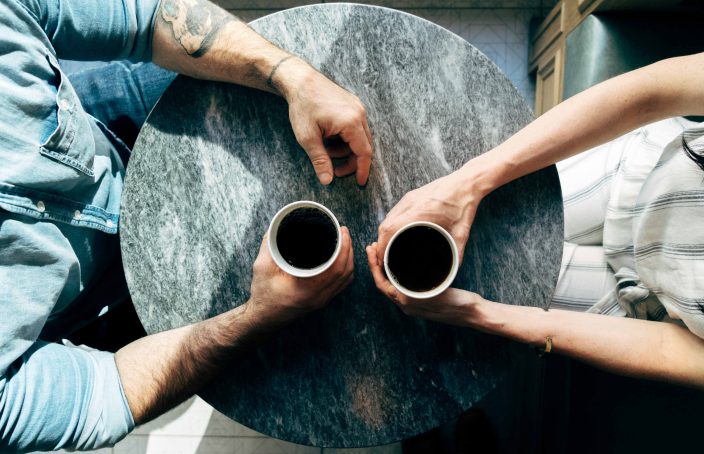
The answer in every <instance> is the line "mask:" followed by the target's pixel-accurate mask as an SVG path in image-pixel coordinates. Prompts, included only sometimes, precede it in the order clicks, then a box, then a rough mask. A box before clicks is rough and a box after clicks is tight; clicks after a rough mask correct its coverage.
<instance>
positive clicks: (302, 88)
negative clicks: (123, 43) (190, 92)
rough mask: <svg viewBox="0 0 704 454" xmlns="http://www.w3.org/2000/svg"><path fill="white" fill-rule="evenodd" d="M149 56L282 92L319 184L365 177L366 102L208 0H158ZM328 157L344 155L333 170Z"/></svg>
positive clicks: (184, 69) (368, 155)
mask: <svg viewBox="0 0 704 454" xmlns="http://www.w3.org/2000/svg"><path fill="white" fill-rule="evenodd" d="M153 58H154V62H155V63H157V64H158V65H160V66H163V67H164V68H168V69H171V70H174V71H177V72H179V73H182V74H187V75H190V76H192V77H197V78H200V79H208V80H221V81H226V82H233V83H237V84H242V85H246V86H248V87H254V88H258V89H261V90H266V91H270V92H272V93H277V94H280V95H282V96H283V97H284V98H286V100H287V101H288V104H289V116H290V119H291V126H292V127H293V132H294V134H295V136H296V139H297V140H298V143H300V144H301V146H302V147H303V149H305V151H306V153H308V156H309V157H310V160H311V162H312V163H313V167H314V168H315V173H316V174H317V175H318V179H319V180H320V182H321V183H322V184H329V183H330V182H331V181H332V179H333V175H337V176H339V177H342V176H346V175H351V174H353V173H355V172H356V173H357V183H358V184H360V185H364V184H366V183H367V179H368V178H369V168H370V166H371V160H372V136H371V134H370V132H369V126H368V125H367V119H366V114H365V112H364V106H362V103H361V102H360V101H359V99H358V98H357V97H356V96H355V95H353V94H352V93H350V92H348V91H347V90H344V89H343V88H341V87H339V86H338V85H336V84H334V83H333V82H332V81H330V79H328V78H327V77H325V76H324V75H322V74H321V73H319V72H318V71H316V70H315V69H313V68H312V67H311V66H310V65H309V64H307V63H306V62H304V61H303V60H301V59H300V58H298V57H295V56H293V55H291V54H289V53H288V52H286V51H284V50H282V49H279V48H278V47H276V46H274V45H273V44H271V43H270V42H268V41H267V40H266V39H264V38H262V37H261V36H259V35H258V34H257V33H255V32H254V30H252V29H251V28H249V27H248V26H247V24H245V23H243V22H241V21H240V20H239V19H237V18H236V17H235V16H232V15H231V14H229V13H228V12H227V11H225V10H223V9H222V8H220V7H219V6H217V5H215V4H213V3H211V2H209V1H208V0H163V1H162V3H161V8H160V9H159V11H158V13H157V21H156V26H155V29H154V43H153ZM331 158H347V160H346V162H344V163H343V164H342V165H340V166H339V167H337V168H336V169H334V170H333V165H332V160H331Z"/></svg>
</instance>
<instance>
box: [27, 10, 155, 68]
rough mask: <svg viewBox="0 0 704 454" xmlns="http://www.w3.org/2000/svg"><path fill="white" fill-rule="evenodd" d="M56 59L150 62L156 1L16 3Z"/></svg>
mask: <svg viewBox="0 0 704 454" xmlns="http://www.w3.org/2000/svg"><path fill="white" fill-rule="evenodd" d="M20 1H21V2H22V3H23V4H24V5H25V7H26V8H27V10H28V11H29V12H30V14H32V15H33V16H34V18H35V19H36V20H37V22H38V23H39V25H40V26H41V27H42V28H43V29H44V31H45V33H46V35H47V36H48V37H49V40H50V41H51V43H52V45H53V46H54V48H55V49H56V53H57V55H58V56H59V58H63V59H68V60H103V61H108V60H121V59H127V60H132V61H150V60H151V57H152V38H153V34H154V21H155V19H156V12H157V9H158V7H159V2H160V0H100V1H97V0H20Z"/></svg>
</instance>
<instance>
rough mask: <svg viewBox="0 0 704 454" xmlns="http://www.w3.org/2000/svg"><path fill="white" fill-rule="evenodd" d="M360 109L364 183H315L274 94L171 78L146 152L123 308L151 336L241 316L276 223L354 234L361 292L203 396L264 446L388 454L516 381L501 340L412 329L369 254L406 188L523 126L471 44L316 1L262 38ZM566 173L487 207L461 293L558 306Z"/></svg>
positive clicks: (276, 19) (134, 196) (235, 364)
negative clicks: (266, 441)
mask: <svg viewBox="0 0 704 454" xmlns="http://www.w3.org/2000/svg"><path fill="white" fill-rule="evenodd" d="M251 26H252V28H254V29H255V30H257V31H258V32H260V33H261V34H263V35H264V36H266V37H267V38H269V39H270V40H271V41H272V42H274V43H276V44H277V45H279V46H281V47H283V48H285V49H288V50H289V51H291V52H293V53H296V54H298V55H300V56H302V57H304V58H305V59H306V60H308V61H309V62H310V63H311V64H312V65H313V66H315V67H316V68H319V69H320V70H321V71H322V72H323V73H325V74H327V75H328V76H329V77H330V78H331V79H333V80H335V81H336V82H337V83H338V84H340V85H342V86H343V87H346V88H347V89H349V90H350V91H352V92H353V93H355V94H357V95H358V96H359V97H360V98H361V100H362V102H363V103H364V105H365V106H366V108H367V112H368V119H369V125H370V128H371V131H372V134H373V136H374V150H375V156H374V163H373V168H372V174H371V178H370V181H369V184H368V185H367V186H366V187H365V188H360V187H358V186H357V185H356V183H355V181H354V178H346V179H337V180H336V181H335V182H334V183H333V184H332V185H331V186H329V187H323V186H321V185H320V184H318V183H317V180H316V178H315V174H314V172H313V169H312V167H311V166H310V164H309V163H308V160H307V157H306V155H305V153H304V152H303V150H302V149H301V148H300V147H299V146H298V144H297V143H296V141H295V139H294V136H293V133H292V131H291V127H290V124H289V122H288V114H287V105H286V103H285V102H284V100H283V99H280V98H278V97H276V96H274V95H270V94H267V93H263V92H259V91H256V90H252V89H247V88H243V87H238V86H233V85H228V84H221V83H212V82H203V81H197V80H193V79H190V78H187V77H179V78H177V79H176V81H175V82H174V83H173V84H172V85H171V86H170V87H169V89H168V90H167V91H166V93H165V94H164V96H163V97H162V98H161V100H160V101H159V103H158V104H157V106H156V108H155V109H154V111H153V112H152V113H151V115H150V117H149V119H148V121H147V124H146V125H145V126H144V128H143V129H142V132H141V134H140V136H139V138H138V140H137V144H136V145H135V150H134V153H133V156H132V158H131V160H130V164H129V168H128V171H127V180H126V187H125V193H124V198H123V201H122V221H121V222H122V225H121V244H122V252H123V261H124V267H125V272H126V277H127V282H128V284H129V288H130V292H131V294H132V298H133V301H134V304H135V306H136V308H137V312H138V314H139V316H140V319H141V321H142V323H143V324H144V327H145V328H146V330H147V331H148V332H149V333H155V332H158V331H162V330H166V329H170V328H174V327H178V326H182V325H185V324H188V323H192V322H196V321H199V320H203V319H206V318H208V317H212V316H214V315H216V314H219V313H221V312H223V311H226V310H228V309H231V308H233V307H235V306H237V305H239V304H242V303H244V302H245V301H246V300H247V297H248V292H249V285H250V279H251V268H252V263H253V261H254V259H255V256H256V254H257V250H258V246H259V243H260V240H261V237H262V235H263V234H264V232H265V230H266V228H267V226H268V222H269V220H270V218H271V217H272V215H273V214H274V213H275V212H276V211H277V210H278V209H279V208H280V207H281V206H283V205H285V204H287V203H289V202H291V201H295V200H299V199H309V200H315V201H318V202H321V203H323V204H325V205H326V206H328V207H329V208H330V209H332V211H333V212H334V213H335V214H336V215H337V217H338V218H339V220H340V222H341V223H342V224H345V225H347V226H349V228H350V231H351V234H352V238H353V242H354V250H355V262H356V272H355V281H354V283H353V284H352V285H351V286H350V287H349V288H348V289H347V290H346V291H345V292H344V293H343V294H341V295H340V296H338V297H337V298H336V299H335V300H334V301H332V302H331V304H330V305H329V306H328V307H327V308H325V309H324V310H321V311H319V312H317V313H315V314H312V315H311V316H309V317H307V318H305V319H302V320H300V321H298V322H296V323H294V324H293V325H291V326H289V327H288V328H286V329H284V330H283V331H281V332H280V333H279V334H278V335H276V336H274V337H273V338H271V339H270V340H269V341H267V342H266V343H265V344H263V345H261V346H260V347H259V348H258V349H256V350H254V351H251V352H250V353H249V354H246V355H245V356H243V357H240V358H238V359H235V360H233V361H232V362H231V363H230V364H228V365H227V367H226V369H225V370H224V372H223V373H222V374H220V375H219V376H218V377H217V378H216V379H215V380H214V381H213V382H212V384H210V385H209V386H207V387H206V388H205V389H203V390H202V391H201V393H200V395H201V396H202V397H203V398H204V399H205V400H206V401H208V402H209V403H211V404H212V405H213V406H214V407H215V408H217V409H218V410H220V411H221V412H223V413H224V414H226V415H228V416H230V417H231V418H233V419H235V420H236V421H239V422H241V423H242V424H244V425H246V426H249V427H251V428H253V429H255V430H257V431H260V432H263V433H265V434H267V435H270V436H273V437H276V438H280V439H284V440H289V441H292V442H295V443H302V444H309V445H314V446H335V447H356V446H370V445H379V444H384V443H390V442H394V441H397V440H400V439H403V438H406V437H409V436H413V435H416V434H419V433H422V432H424V431H426V430H428V429H430V428H433V427H436V426H438V425H440V424H441V423H443V422H445V421H448V420H450V419H451V418H453V417H455V416H457V415H458V414H459V413H461V412H462V411H463V410H465V409H467V408H469V407H471V406H472V405H473V404H474V403H476V402H477V401H478V400H479V399H481V398H482V396H484V395H485V394H486V393H487V392H489V391H490V390H492V389H493V388H495V387H496V386H497V385H499V384H500V382H501V380H502V379H503V378H504V377H506V376H507V375H508V374H510V373H512V363H513V361H514V359H515V356H514V355H515V354H516V352H515V351H514V349H513V348H512V345H511V343H509V342H508V341H505V340H502V339H499V338H495V337H491V336H487V335H482V334H480V333H477V332H474V331H472V330H470V329H460V328H455V327H450V326H446V325H440V324H436V323H431V322H426V321H422V320H416V319H413V318H409V317H406V316H404V315H403V314H402V313H401V312H400V311H399V310H398V309H397V308H396V307H395V306H394V305H393V304H392V303H390V302H388V301H386V300H385V299H384V298H383V297H382V296H381V295H380V294H379V293H378V292H377V290H376V288H375V287H374V284H373V281H372V279H371V276H370V274H369V270H368V267H367V264H366V258H365V253H364V246H365V245H366V244H369V243H370V242H371V241H373V240H374V239H375V237H376V231H377V227H378V225H379V223H380V222H381V221H382V219H383V218H384V216H385V214H386V213H387V212H388V211H389V210H390V209H391V207H392V206H393V205H394V204H395V203H396V202H397V201H398V200H399V199H400V198H401V197H402V196H403V195H404V194H405V193H406V192H407V191H409V190H411V189H413V188H416V187H418V186H421V185H423V184H425V183H428V182H430V181H432V180H433V179H436V178H438V177H440V176H443V175H445V174H447V173H449V172H450V171H452V170H453V169H457V168H458V167H460V166H461V165H462V164H463V163H464V162H466V161H467V160H468V159H470V158H472V157H473V156H476V155H478V154H481V153H483V152H485V151H487V150H489V149H490V148H492V147H494V146H495V145H497V144H499V143H500V142H501V141H503V140H504V139H506V138H507V137H509V136H510V135H511V134H512V133H514V132H515V131H517V130H518V129H519V128H521V127H522V126H523V125H525V124H526V123H528V122H529V121H530V120H531V117H532V116H531V112H530V111H529V109H528V107H527V106H526V104H525V102H524V101H523V99H522V97H521V95H520V94H519V93H518V91H517V90H516V89H515V88H514V87H513V86H512V85H511V83H510V82H509V81H508V79H507V78H506V77H505V76H504V75H503V74H502V73H501V71H500V70H499V69H498V68H497V67H496V65H494V64H493V63H492V62H491V61H489V60H488V59H487V58H486V57H485V56H484V55H483V54H482V53H480V52H479V51H478V50H477V49H475V48H474V47H473V46H472V45H470V44H469V43H467V42H465V41H464V40H462V39H461V38H459V37H458V36H456V35H454V34H452V33H450V32H449V31H447V30H445V29H443V28H441V27H438V26H436V25H434V24H432V23H430V22H427V21H425V20H422V19H419V18H417V17H415V16H412V15H409V14H405V13H402V12H398V11H394V10H390V9H385V8H378V7H371V6H361V5H352V4H319V5H314V6H307V7H301V8H296V9H291V10H287V11H283V12H280V13H276V14H273V15H270V16H267V17H264V18H262V19H260V20H257V21H255V22H253V23H252V24H251ZM562 232H563V222H562V205H561V195H560V187H559V183H558V177H557V172H556V171H555V168H554V167H551V168H548V169H545V170H543V171H540V172H537V173H535V174H533V175H530V176H528V177H525V178H523V179H521V180H518V181H516V182H514V183H512V184H510V185H508V186H506V187H504V188H501V189H499V190H497V191H495V192H494V193H493V194H492V195H491V196H489V197H488V198H487V199H486V200H485V201H483V202H482V205H481V207H480V210H479V212H478V214H477V218H476V221H475V222H474V225H473V228H472V233H471V237H470V239H469V243H468V245H467V248H466V252H465V257H464V264H463V266H462V268H461V270H460V273H459V275H458V278H457V280H456V282H455V285H456V286H459V287H463V288H466V289H470V290H472V291H475V292H478V293H481V294H483V295H484V296H485V297H487V298H489V299H492V300H496V301H502V302H505V303H509V304H523V305H532V306H540V307H547V305H548V303H549V299H550V294H551V292H552V290H553V288H554V286H555V283H556V280H557V275H558V270H559V264H560V259H561V251H562Z"/></svg>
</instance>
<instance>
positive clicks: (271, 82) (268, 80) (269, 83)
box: [266, 55, 293, 89]
mask: <svg viewBox="0 0 704 454" xmlns="http://www.w3.org/2000/svg"><path fill="white" fill-rule="evenodd" d="M289 58H293V55H289V56H288V57H284V58H282V59H281V60H279V61H278V63H276V64H275V65H274V67H273V68H271V72H270V73H269V77H267V78H266V85H267V86H268V87H271V88H273V89H276V87H274V73H275V72H276V70H277V69H279V66H281V64H282V63H283V62H285V61H286V60H288V59H289Z"/></svg>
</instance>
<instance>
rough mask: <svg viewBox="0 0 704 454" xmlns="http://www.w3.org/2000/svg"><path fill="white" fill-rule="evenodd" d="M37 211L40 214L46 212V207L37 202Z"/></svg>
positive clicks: (42, 203)
mask: <svg viewBox="0 0 704 454" xmlns="http://www.w3.org/2000/svg"><path fill="white" fill-rule="evenodd" d="M37 211H39V212H40V213H43V212H44V211H46V205H44V202H42V201H41V200H40V201H39V202H37Z"/></svg>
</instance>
